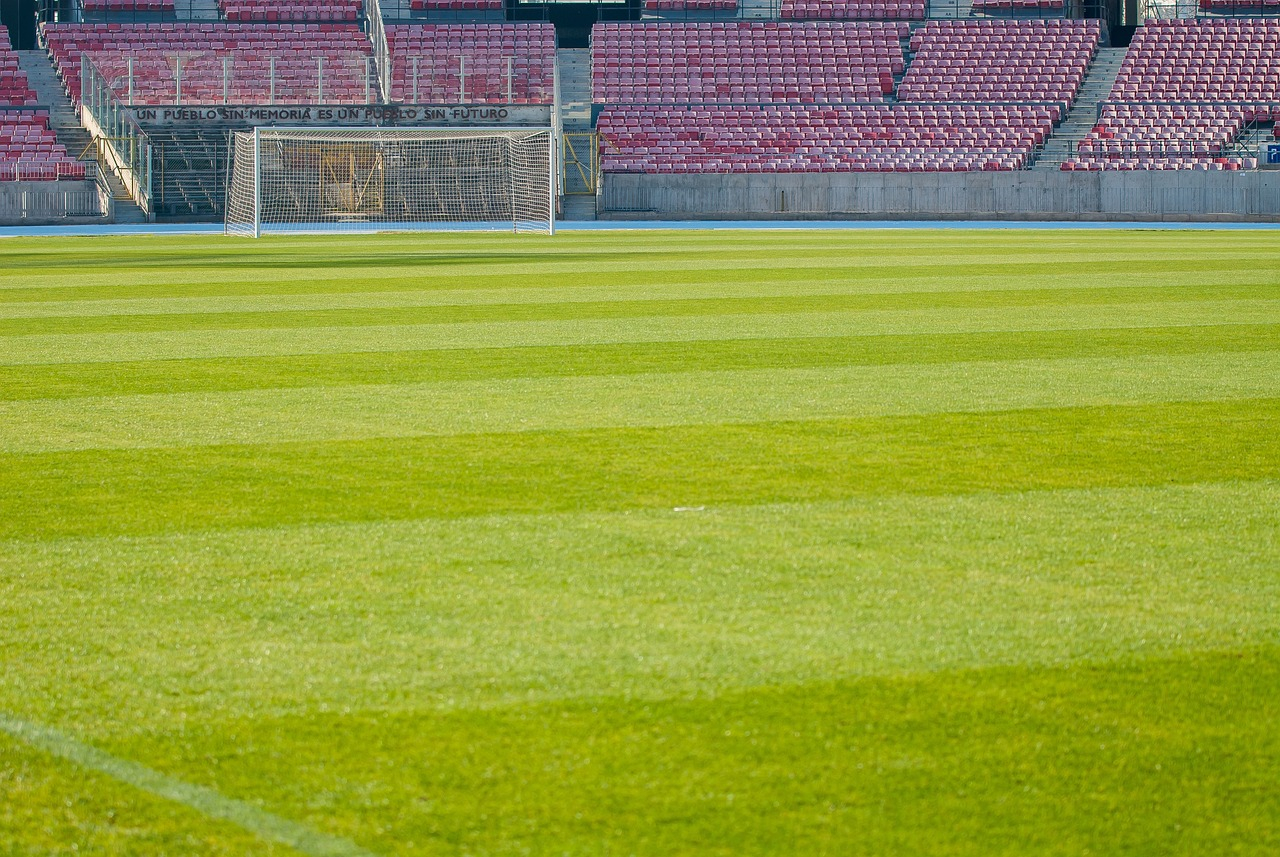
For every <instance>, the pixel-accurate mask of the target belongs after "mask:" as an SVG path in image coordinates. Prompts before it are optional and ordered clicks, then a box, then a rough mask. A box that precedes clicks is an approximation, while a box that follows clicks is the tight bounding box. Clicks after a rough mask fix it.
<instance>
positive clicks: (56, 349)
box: [0, 299, 1280, 365]
mask: <svg viewBox="0 0 1280 857" xmlns="http://www.w3.org/2000/svg"><path fill="white" fill-rule="evenodd" d="M1206 321H1213V322H1216V323H1220V324H1221V323H1227V322H1232V323H1237V324H1275V323H1277V322H1280V300H1271V299H1259V300H1237V301H1187V302H1181V301H1169V302H1163V303H1156V304H1125V305H1122V306H1105V305H1104V306H1086V307H1079V308H1076V307H1061V308H1059V309H1057V310H1056V311H1049V310H1047V309H1045V308H1044V307H1000V308H984V309H970V310H967V311H965V312H957V311H956V310H954V309H919V310H881V311H864V312H834V313H833V312H814V313H796V314H787V313H781V314H752V315H741V316H721V315H713V316H694V317H683V318H682V317H669V318H663V317H656V318H655V317H639V318H625V319H579V320H573V321H559V320H558V321H508V322H488V323H469V324H430V325H370V326H366V327H337V328H332V327H309V328H297V329H287V330H273V329H263V330H254V331H243V332H241V331H218V330H196V331H156V332H149V333H93V334H79V335H67V336H58V335H52V336H34V335H33V336H7V337H0V365H32V364H52V363H94V362H119V361H137V360H179V359H190V358H217V357H266V356H282V355H288V354H326V353H328V354H332V353H341V352H350V351H417V350H426V349H470V348H498V347H504V348H512V347H524V346H556V345H559V346H563V345H581V344H587V343H639V342H680V341H699V340H730V339H776V338H779V337H787V336H799V337H821V336H849V335H873V334H874V335H903V334H913V333H914V334H922V335H923V334H948V333H949V334H958V333H976V332H1001V331H1004V332H1009V331H1050V330H1090V329H1099V328H1115V327H1117V326H1121V325H1124V326H1127V327H1130V328H1143V327H1169V326H1174V325H1187V326H1197V325H1202V324H1204V323H1205V322H1206Z"/></svg>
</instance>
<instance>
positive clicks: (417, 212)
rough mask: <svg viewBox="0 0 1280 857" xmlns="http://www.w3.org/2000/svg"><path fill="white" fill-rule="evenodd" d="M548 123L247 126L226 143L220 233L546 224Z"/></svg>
mask: <svg viewBox="0 0 1280 857" xmlns="http://www.w3.org/2000/svg"><path fill="white" fill-rule="evenodd" d="M555 144H556V139H555V135H554V132H553V131H552V130H551V129H550V128H501V129H496V128H495V129H490V128H483V129H482V128H468V129H460V128H255V129H254V130H252V131H242V132H237V133H236V134H235V135H234V137H233V139H232V142H231V146H232V157H231V167H230V172H231V175H230V180H229V181H228V182H227V201H226V232H227V234H228V235H245V236H253V237H255V238H256V237H258V236H260V235H262V234H264V233H279V232H295V233H296V232H376V231H391V230H397V231H413V230H477V229H494V230H496V229H503V230H508V231H515V232H546V233H548V234H552V233H554V232H555V213H556V194H557V179H558V178H559V175H558V172H559V171H558V169H557V158H556V154H557V153H556V145H555Z"/></svg>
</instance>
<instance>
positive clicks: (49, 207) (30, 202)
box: [0, 181, 110, 226]
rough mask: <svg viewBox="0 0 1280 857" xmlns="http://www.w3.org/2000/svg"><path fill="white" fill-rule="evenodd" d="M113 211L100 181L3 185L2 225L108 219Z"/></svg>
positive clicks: (0, 188)
mask: <svg viewBox="0 0 1280 857" xmlns="http://www.w3.org/2000/svg"><path fill="white" fill-rule="evenodd" d="M109 208H110V205H109V201H108V200H104V199H103V198H102V194H100V193H99V191H98V185H97V183H96V182H91V181H57V182H2V183H0V226H36V225H42V224H57V223H69V222H82V221H85V220H95V219H96V220H105V219H106V218H107V215H108V214H109Z"/></svg>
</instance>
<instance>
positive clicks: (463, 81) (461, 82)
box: [458, 57, 467, 104]
mask: <svg viewBox="0 0 1280 857" xmlns="http://www.w3.org/2000/svg"><path fill="white" fill-rule="evenodd" d="M458 103H459V104H466V103H467V58H466V57H458Z"/></svg>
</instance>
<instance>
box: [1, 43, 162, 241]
mask: <svg viewBox="0 0 1280 857" xmlns="http://www.w3.org/2000/svg"><path fill="white" fill-rule="evenodd" d="M16 53H17V54H18V64H19V66H20V67H21V68H22V70H23V71H24V72H26V74H27V80H29V81H30V82H31V88H32V89H34V90H35V91H36V96H37V98H39V100H40V106H41V107H43V108H46V109H48V111H49V127H50V128H52V129H53V132H54V134H56V135H57V136H58V142H59V143H61V144H62V145H64V146H66V147H67V151H68V152H70V153H71V155H72V157H76V158H80V159H81V160H90V161H91V160H95V158H94V157H93V153H92V151H87V150H89V148H90V144H91V143H92V142H93V138H92V136H91V135H90V134H89V132H88V131H86V130H85V129H84V127H83V126H81V124H80V117H79V116H78V115H77V114H76V111H75V108H73V107H72V106H71V99H69V98H67V93H66V90H64V89H63V88H62V81H60V80H58V75H57V73H56V72H54V70H53V63H52V62H50V60H49V55H48V54H46V53H45V52H44V51H17V52H16ZM82 155H83V157H82ZM103 176H104V177H105V179H106V182H107V186H108V187H109V188H110V189H111V195H112V196H114V197H115V199H116V204H115V222H116V223H143V222H145V221H146V219H147V218H146V215H144V214H143V213H142V209H141V208H139V207H138V206H137V204H136V203H134V202H133V201H132V200H131V199H129V198H128V196H129V194H128V192H127V191H125V189H124V185H123V184H121V182H120V179H119V178H118V177H117V176H116V175H115V173H113V172H111V170H104V171H103Z"/></svg>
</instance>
